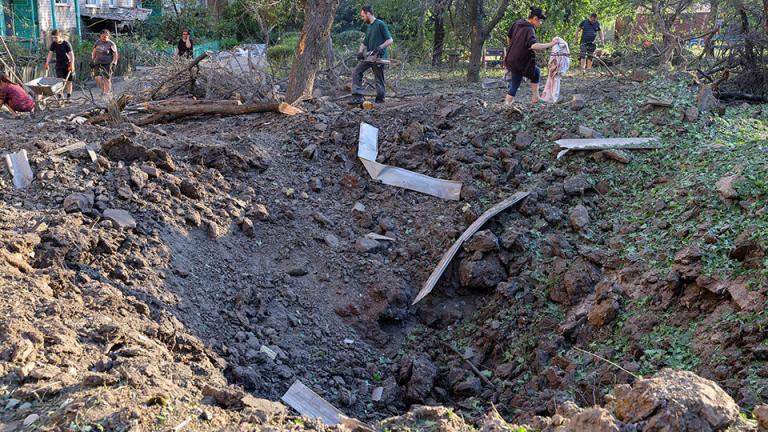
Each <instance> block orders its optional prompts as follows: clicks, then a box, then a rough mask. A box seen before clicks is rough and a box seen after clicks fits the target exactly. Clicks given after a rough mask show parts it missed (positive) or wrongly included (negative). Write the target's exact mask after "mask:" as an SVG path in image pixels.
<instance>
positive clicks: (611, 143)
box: [555, 137, 660, 159]
mask: <svg viewBox="0 0 768 432" xmlns="http://www.w3.org/2000/svg"><path fill="white" fill-rule="evenodd" d="M658 141H659V139H658V138H656V137H652V138H589V139H561V140H557V141H555V143H556V144H557V145H559V146H560V148H562V149H564V150H561V151H560V153H558V154H557V159H560V158H561V157H563V156H565V155H566V153H568V152H569V151H571V150H607V149H624V150H628V149H654V148H659V147H660V145H659V143H658Z"/></svg>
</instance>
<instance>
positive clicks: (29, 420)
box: [24, 414, 40, 426]
mask: <svg viewBox="0 0 768 432" xmlns="http://www.w3.org/2000/svg"><path fill="white" fill-rule="evenodd" d="M38 419H40V415H38V414H30V415H28V416H27V417H26V418H25V419H24V426H29V425H31V424H32V423H34V422H36V421H37V420H38Z"/></svg>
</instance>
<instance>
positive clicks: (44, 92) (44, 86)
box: [25, 77, 65, 97]
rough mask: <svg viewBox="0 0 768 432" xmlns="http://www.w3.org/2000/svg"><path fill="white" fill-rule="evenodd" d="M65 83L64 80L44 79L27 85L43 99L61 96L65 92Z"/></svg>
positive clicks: (35, 80)
mask: <svg viewBox="0 0 768 432" xmlns="http://www.w3.org/2000/svg"><path fill="white" fill-rule="evenodd" d="M64 84H65V81H64V80H63V79H62V78H51V77H43V78H36V79H33V80H32V81H30V82H28V83H26V84H25V85H26V86H27V87H29V89H30V90H32V91H33V92H34V93H35V94H36V95H38V96H42V97H52V96H59V95H61V92H62V91H63V90H64Z"/></svg>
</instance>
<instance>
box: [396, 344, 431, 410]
mask: <svg viewBox="0 0 768 432" xmlns="http://www.w3.org/2000/svg"><path fill="white" fill-rule="evenodd" d="M435 377H437V366H435V365H434V363H432V359H430V358H429V356H427V355H426V354H416V355H413V356H408V357H405V358H403V360H402V362H401V363H400V382H402V383H403V384H404V385H405V387H406V391H405V396H406V398H407V399H408V400H409V401H411V402H416V403H418V402H424V400H426V399H427V397H428V396H429V392H430V391H431V390H432V386H433V385H434V382H435Z"/></svg>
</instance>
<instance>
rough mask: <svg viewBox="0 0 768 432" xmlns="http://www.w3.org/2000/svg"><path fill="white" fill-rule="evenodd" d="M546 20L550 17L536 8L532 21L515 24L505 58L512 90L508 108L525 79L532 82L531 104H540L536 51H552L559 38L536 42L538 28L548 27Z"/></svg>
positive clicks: (509, 36)
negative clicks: (546, 41)
mask: <svg viewBox="0 0 768 432" xmlns="http://www.w3.org/2000/svg"><path fill="white" fill-rule="evenodd" d="M545 19H547V17H546V16H545V15H544V12H543V11H542V10H541V8H537V7H532V8H531V13H530V15H528V19H520V20H517V21H515V23H514V24H512V27H511V28H510V29H509V32H508V33H507V55H506V57H505V58H504V66H505V67H506V68H507V71H508V73H507V81H509V91H508V92H507V97H506V98H505V99H504V103H505V104H506V105H512V103H514V101H515V95H516V94H517V89H518V88H519V87H520V83H522V81H523V78H528V79H529V80H531V103H536V102H538V101H539V79H540V78H541V70H539V67H538V66H536V54H535V53H534V52H533V51H534V50H545V49H549V48H552V47H553V46H555V43H557V41H556V39H557V38H554V39H552V41H551V42H549V43H539V42H537V41H536V27H539V26H541V25H542V24H544V20H545Z"/></svg>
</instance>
